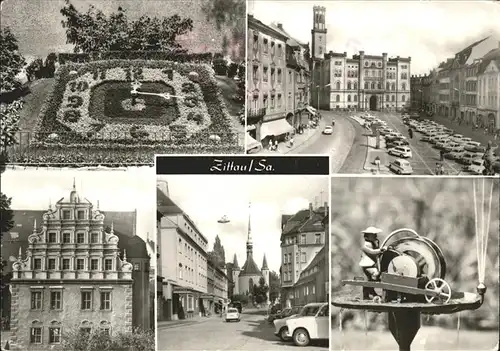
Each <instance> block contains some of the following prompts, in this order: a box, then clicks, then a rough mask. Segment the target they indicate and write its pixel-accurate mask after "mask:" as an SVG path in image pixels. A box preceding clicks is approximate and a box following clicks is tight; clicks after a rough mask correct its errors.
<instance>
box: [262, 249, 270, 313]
mask: <svg viewBox="0 0 500 351" xmlns="http://www.w3.org/2000/svg"><path fill="white" fill-rule="evenodd" d="M260 271H261V272H262V276H263V277H264V281H265V282H266V285H267V286H268V287H270V286H269V267H268V266H267V260H266V254H264V258H263V259H262V268H261V270H260ZM266 296H267V300H266V301H267V304H268V305H269V304H270V301H269V290H267V293H266Z"/></svg>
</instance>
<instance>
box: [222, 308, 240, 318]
mask: <svg viewBox="0 0 500 351" xmlns="http://www.w3.org/2000/svg"><path fill="white" fill-rule="evenodd" d="M225 319H226V322H231V321H236V322H239V321H240V313H239V312H238V309H237V308H234V307H229V308H228V309H227V312H226V318H225Z"/></svg>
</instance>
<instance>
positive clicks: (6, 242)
mask: <svg viewBox="0 0 500 351" xmlns="http://www.w3.org/2000/svg"><path fill="white" fill-rule="evenodd" d="M45 212H46V211H45V210H43V211H32V210H13V214H14V218H13V221H14V227H13V228H12V229H11V230H10V231H9V233H10V234H7V233H5V234H4V235H3V236H2V259H4V260H7V261H10V260H11V259H10V257H15V258H17V256H18V253H19V248H22V251H23V255H25V253H26V250H27V248H28V236H30V235H31V234H32V232H33V223H34V221H35V219H36V222H37V225H40V224H41V223H43V218H42V216H43V214H44V213H45ZM101 213H103V214H104V227H105V228H109V227H110V226H111V223H113V229H114V233H115V235H116V236H118V239H119V241H118V248H119V249H121V250H124V249H125V250H127V257H130V258H132V257H133V258H148V257H149V255H148V253H147V250H146V244H145V242H144V240H142V239H141V238H140V237H138V236H136V235H135V231H136V212H135V211H130V212H112V211H101ZM11 267H12V265H9V264H8V265H7V267H6V268H5V269H6V271H10V270H11Z"/></svg>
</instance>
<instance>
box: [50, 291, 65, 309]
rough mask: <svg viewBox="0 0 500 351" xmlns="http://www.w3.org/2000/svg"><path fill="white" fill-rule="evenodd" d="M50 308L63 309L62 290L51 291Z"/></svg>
mask: <svg viewBox="0 0 500 351" xmlns="http://www.w3.org/2000/svg"><path fill="white" fill-rule="evenodd" d="M50 309H51V310H60V309H62V292H61V291H51V292H50Z"/></svg>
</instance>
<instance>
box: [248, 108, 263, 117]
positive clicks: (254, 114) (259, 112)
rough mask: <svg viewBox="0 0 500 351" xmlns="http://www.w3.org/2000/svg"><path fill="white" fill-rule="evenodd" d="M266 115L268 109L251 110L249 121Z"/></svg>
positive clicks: (249, 110)
mask: <svg viewBox="0 0 500 351" xmlns="http://www.w3.org/2000/svg"><path fill="white" fill-rule="evenodd" d="M265 115H266V108H265V107H262V108H249V109H248V110H247V119H250V118H262V117H264V116H265Z"/></svg>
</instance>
